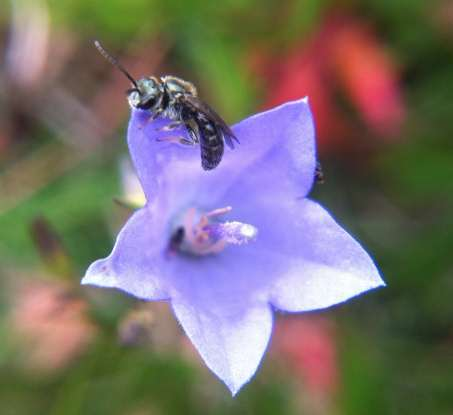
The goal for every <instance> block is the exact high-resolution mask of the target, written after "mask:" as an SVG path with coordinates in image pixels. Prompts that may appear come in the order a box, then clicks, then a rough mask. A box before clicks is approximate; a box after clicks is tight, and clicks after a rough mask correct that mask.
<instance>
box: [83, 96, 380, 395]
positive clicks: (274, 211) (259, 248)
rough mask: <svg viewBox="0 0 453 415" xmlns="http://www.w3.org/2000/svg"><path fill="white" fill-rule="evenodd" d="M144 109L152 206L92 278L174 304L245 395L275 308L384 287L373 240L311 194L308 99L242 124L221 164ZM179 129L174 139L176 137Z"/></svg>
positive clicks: (318, 303)
mask: <svg viewBox="0 0 453 415" xmlns="http://www.w3.org/2000/svg"><path fill="white" fill-rule="evenodd" d="M149 118H150V115H149V113H148V112H146V111H141V110H134V111H133V112H132V116H131V120H130V123H129V129H128V144H129V149H130V152H131V156H132V160H133V162H134V165H135V168H136V170H137V174H138V177H139V179H140V182H141V184H142V186H143V190H144V193H145V195H146V200H147V203H146V205H145V206H144V207H143V208H142V209H140V210H138V211H137V212H135V214H134V215H133V216H132V217H131V218H130V219H129V221H128V222H127V224H126V225H125V226H124V228H123V229H122V230H121V232H120V234H119V235H118V238H117V241H116V243H115V246H114V248H113V251H112V253H111V254H110V256H108V257H107V258H105V259H101V260H98V261H96V262H94V263H93V264H92V265H91V266H90V267H89V269H88V271H87V273H86V275H85V277H84V279H83V281H82V283H83V284H92V285H97V286H101V287H114V288H117V289H120V290H123V291H126V292H127V293H129V294H132V295H134V296H136V297H138V298H141V299H144V300H149V301H154V300H167V301H170V302H171V305H172V308H173V311H174V313H175V315H176V318H177V319H178V321H179V322H180V324H181V325H182V327H183V328H184V330H185V332H186V334H187V335H188V336H189V338H190V340H191V341H192V343H193V344H194V345H195V347H196V348H197V349H198V351H199V353H200V354H201V357H202V358H203V360H204V361H205V363H206V364H207V366H208V367H209V368H210V369H211V370H212V371H213V372H214V373H215V374H216V375H217V376H218V377H219V378H220V379H221V380H223V382H225V384H226V385H227V386H228V387H229V389H230V390H231V392H232V393H233V394H235V393H236V392H237V391H238V390H239V389H240V388H241V387H242V386H243V385H244V383H246V382H247V381H248V380H249V379H250V378H251V377H252V376H253V374H254V373H255V371H256V369H257V367H258V365H259V363H260V361H261V358H262V357H263V354H264V352H265V349H266V347H267V344H268V342H269V338H270V335H271V331H272V320H273V309H274V308H275V309H277V310H283V311H287V312H301V311H308V310H316V309H322V308H326V307H330V306H332V305H334V304H337V303H341V302H343V301H346V300H348V299H349V298H351V297H353V296H356V295H358V294H360V293H362V292H364V291H367V290H369V289H372V288H376V287H378V286H381V285H384V283H383V281H382V280H381V278H380V276H379V273H378V271H377V269H376V267H375V265H374V264H373V261H372V260H371V259H370V257H369V256H368V254H367V253H366V252H365V251H364V249H363V248H362V247H361V246H360V245H359V243H358V242H356V241H355V240H354V239H353V238H352V237H351V236H350V235H349V234H348V233H347V232H346V231H345V230H343V229H342V228H341V227H340V226H339V225H338V224H337V223H336V222H335V220H334V219H332V217H331V216H330V214H329V213H328V212H327V211H326V210H324V208H323V207H321V206H320V205H319V204H317V203H316V202H314V201H312V200H310V199H307V198H306V196H307V194H308V192H309V191H310V188H311V186H312V184H313V178H314V173H315V164H316V160H315V144H314V126H313V120H312V115H311V112H310V109H309V106H308V102H307V100H306V99H302V100H299V101H294V102H289V103H287V104H285V105H282V106H280V107H277V108H274V109H272V110H270V111H267V112H263V113H260V114H256V115H254V116H252V117H250V118H247V119H245V120H244V121H242V122H240V123H238V124H236V125H235V126H234V127H232V129H233V131H234V133H235V134H236V136H237V137H238V139H239V141H240V144H238V145H237V146H236V148H235V149H234V150H233V151H230V150H228V149H227V150H226V152H225V154H224V157H223V160H222V162H221V163H220V165H219V166H218V167H217V168H216V169H214V170H212V171H209V172H206V171H204V170H203V169H202V168H201V166H200V153H199V148H198V147H197V146H193V147H191V146H187V145H181V144H177V143H175V141H176V140H174V139H172V137H174V136H179V135H181V136H184V135H185V132H184V131H182V130H179V131H176V132H174V131H173V132H171V133H169V132H165V133H164V132H162V130H161V131H159V130H160V129H161V128H162V127H163V126H164V125H166V124H167V123H168V120H163V119H157V120H156V121H154V122H150V121H149ZM169 136H170V137H169Z"/></svg>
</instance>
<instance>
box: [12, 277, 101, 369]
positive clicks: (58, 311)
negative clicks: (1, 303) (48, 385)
mask: <svg viewBox="0 0 453 415" xmlns="http://www.w3.org/2000/svg"><path fill="white" fill-rule="evenodd" d="M86 312H87V304H86V303H85V302H84V301H83V300H82V299H80V298H77V297H76V296H74V295H73V294H71V291H69V290H68V287H67V286H66V285H64V284H62V283H57V282H44V281H29V282H27V283H24V285H23V286H22V287H20V288H19V290H18V291H17V294H16V297H15V301H14V304H13V309H12V313H11V317H10V322H11V325H12V328H13V330H14V331H15V332H16V333H17V335H18V336H19V337H20V338H21V339H22V340H23V344H24V347H25V348H26V352H27V353H26V355H25V356H26V359H25V360H26V363H27V364H28V365H30V366H31V367H32V368H34V369H39V370H53V369H58V368H60V367H63V366H65V365H66V364H67V363H69V362H70V361H71V360H72V359H73V358H74V357H76V356H77V355H78V354H79V353H80V352H82V351H83V350H84V349H85V347H86V346H87V345H88V343H89V342H90V341H91V340H92V338H93V335H94V326H93V325H92V324H91V323H90V322H89V320H88V318H87V316H86Z"/></svg>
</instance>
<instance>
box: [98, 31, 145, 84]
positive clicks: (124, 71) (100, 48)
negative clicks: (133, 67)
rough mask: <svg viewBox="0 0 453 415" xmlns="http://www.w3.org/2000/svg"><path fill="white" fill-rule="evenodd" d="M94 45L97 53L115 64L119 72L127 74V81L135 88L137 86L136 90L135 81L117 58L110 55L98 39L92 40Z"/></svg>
mask: <svg viewBox="0 0 453 415" xmlns="http://www.w3.org/2000/svg"><path fill="white" fill-rule="evenodd" d="M94 46H96V49H97V50H98V51H99V53H100V54H101V55H102V56H103V57H104V58H105V59H107V60H108V61H109V62H110V63H111V64H112V65H113V66H116V67H117V68H118V69H119V70H120V71H121V72H123V74H124V75H126V76H127V78H128V79H129V81H131V82H132V85H134V86H135V88H137V90H138V86H137V81H136V80H135V79H134V78H132V76H131V75H130V74H129V72H128V71H126V69H124V68H123V66H122V65H121V64H120V63H119V62H118V59H116V58H114V57H113V56H112V55H110V54H109V53H108V52H107V51H106V50H105V49H104V48H103V47H102V46H101V44H100V43H99V41H98V40H95V41H94Z"/></svg>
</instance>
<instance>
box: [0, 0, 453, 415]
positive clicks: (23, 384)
mask: <svg viewBox="0 0 453 415" xmlns="http://www.w3.org/2000/svg"><path fill="white" fill-rule="evenodd" d="M95 38H96V39H100V40H101V41H102V42H103V44H104V46H105V47H106V48H107V49H108V50H109V51H110V52H111V53H112V54H114V55H116V56H118V57H119V58H120V59H121V61H122V62H123V64H124V65H125V66H126V67H127V68H129V70H130V72H131V73H132V74H133V75H134V76H136V77H140V76H142V75H150V74H158V75H159V74H169V73H170V74H174V75H178V76H181V77H182V78H184V79H188V80H191V81H193V82H194V83H195V84H196V85H197V86H198V88H199V90H200V91H201V95H202V96H203V97H204V99H205V100H206V101H207V102H209V103H210V104H211V105H212V106H213V107H214V108H216V109H217V110H218V112H219V113H221V114H222V115H223V116H224V118H225V119H226V120H227V121H228V122H230V123H234V122H236V121H238V120H240V119H241V118H243V117H245V116H247V115H249V114H251V113H254V112H257V111H259V110H263V109H265V108H269V107H272V106H273V105H277V104H280V103H282V102H285V101H287V100H290V99H295V98H299V97H302V96H305V95H309V97H310V102H311V104H312V108H313V111H314V116H315V120H316V127H317V131H318V152H319V158H320V160H321V162H322V164H323V166H324V171H325V176H326V182H325V184H323V185H318V186H316V188H315V189H314V191H313V193H312V197H314V198H316V199H317V200H320V201H321V202H322V203H323V204H324V205H325V206H327V207H328V208H329V209H330V210H331V211H332V212H333V213H334V214H335V216H336V218H337V219H338V220H339V221H340V223H342V224H344V225H345V226H346V228H347V229H349V230H350V231H351V232H352V233H353V234H354V235H355V236H357V237H358V239H359V240H360V241H362V242H363V244H364V246H366V247H367V249H368V251H369V252H370V253H371V254H372V255H373V257H374V258H375V259H376V262H377V264H378V266H379V267H380V269H381V270H382V274H383V276H384V278H385V280H386V281H387V283H388V287H387V288H385V289H381V290H378V291H375V292H372V293H370V294H368V295H365V296H363V297H360V298H357V299H354V300H352V301H350V302H349V303H347V304H344V305H341V306H339V307H336V308H333V309H330V310H327V311H325V312H322V313H309V314H306V315H303V316H288V315H287V316H280V317H279V318H278V320H277V323H276V329H275V332H274V336H273V338H272V341H271V346H270V350H269V351H268V353H267V355H266V356H265V359H264V363H263V365H262V367H261V368H260V370H259V372H258V375H257V376H256V377H255V378H254V379H253V380H252V382H251V383H250V384H249V385H247V386H245V387H244V389H243V390H242V391H241V392H240V393H239V395H238V396H237V397H236V398H235V399H231V396H230V395H229V392H228V391H227V389H226V388H225V387H224V386H223V385H222V384H221V383H220V381H217V379H215V378H214V375H212V374H211V373H209V372H208V371H207V369H206V368H205V367H204V365H203V364H202V363H201V362H200V359H199V358H198V356H197V354H196V352H195V351H194V350H193V349H192V347H191V345H190V344H189V342H188V341H187V340H186V339H185V337H184V335H183V334H182V333H181V331H180V329H179V327H178V326H177V325H176V323H175V322H174V320H173V318H172V316H171V313H170V312H169V310H168V308H167V307H166V306H165V305H164V304H145V303H141V302H139V301H137V300H134V299H133V298H130V297H127V296H125V295H123V294H120V293H116V292H109V291H108V290H96V289H94V288H88V289H85V288H84V289H82V288H80V287H79V281H80V278H81V276H82V275H83V273H84V270H85V269H86V267H87V265H88V264H89V263H90V262H91V261H93V260H94V259H97V258H100V257H104V256H106V255H107V254H108V253H109V251H110V249H111V247H112V244H113V241H114V238H115V235H116V232H117V231H118V229H119V228H120V227H121V225H122V224H123V223H124V221H125V220H126V219H127V217H128V215H129V214H130V211H129V210H128V209H127V208H125V207H124V206H122V205H119V204H117V203H115V202H114V200H115V199H116V198H122V199H129V200H132V199H133V200H140V197H141V195H140V193H139V191H138V190H137V188H136V183H135V182H134V177H133V173H132V171H131V168H130V166H128V164H127V148H126V144H125V128H126V125H127V120H128V112H129V110H128V106H127V103H126V100H125V95H124V91H125V90H126V89H127V87H128V83H127V81H126V80H125V79H124V78H123V76H122V75H121V74H120V73H119V72H118V71H116V70H115V69H114V68H113V67H111V66H110V65H109V64H108V63H107V62H106V61H105V60H104V59H103V58H102V57H101V56H100V55H99V54H98V53H97V51H96V50H95V48H94V47H93V46H92V39H95ZM0 56H1V61H0V62H1V66H0V277H1V279H0V284H1V287H0V288H1V289H0V308H1V314H0V336H1V339H2V341H1V342H0V413H1V414H2V415H3V414H6V415H9V414H11V415H16V414H18V415H20V414H52V415H60V414H93V415H94V414H109V415H116V414H124V415H146V414H149V415H155V414H260V415H264V414H315V415H316V414H348V415H355V414H357V415H362V414H452V413H453V301H452V297H453V215H452V208H453V180H452V179H453V156H452V154H453V141H452V137H453V121H452V120H453V117H452V114H453V1H452V0H440V1H433V2H426V1H422V0H411V1H409V0H400V1H390V0H368V1H358V0H344V1H328V0H288V1H276V0H259V1H258V0H224V1H222V2H208V1H200V0H186V1H181V2H180V1H176V0H167V1H164V0H129V1H125V0H110V1H108V2H106V1H100V0H90V1H89V0H59V1H57V0H29V1H27V0H11V1H10V2H7V1H4V2H2V3H1V5H0Z"/></svg>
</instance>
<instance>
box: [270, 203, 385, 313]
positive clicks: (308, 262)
mask: <svg viewBox="0 0 453 415" xmlns="http://www.w3.org/2000/svg"><path fill="white" fill-rule="evenodd" d="M294 212H296V211H295V210H294ZM296 215H297V216H296ZM292 216H293V219H294V220H293V221H291V220H290V221H288V225H290V226H291V228H289V229H288V232H289V233H290V234H291V235H292V237H289V238H287V239H288V242H285V241H284V240H283V239H280V240H279V239H278V238H275V237H273V240H274V243H275V244H276V245H275V246H276V251H277V252H278V253H280V254H281V255H283V257H284V258H285V257H286V258H287V261H288V266H287V269H286V271H285V272H284V273H282V274H281V275H280V276H279V277H278V278H276V280H275V282H274V287H273V291H272V294H271V302H272V304H273V305H274V306H275V307H277V308H279V309H281V310H285V311H307V310H315V309H321V308H326V307H330V306H332V305H334V304H338V303H341V302H343V301H346V300H348V299H349V298H351V297H354V296H356V295H359V294H361V293H363V292H364V291H367V290H370V289H373V288H377V287H380V286H383V285H385V284H384V282H383V281H382V279H381V277H380V275H379V272H378V270H377V268H376V266H375V265H374V263H373V261H372V259H371V258H370V256H369V255H368V254H367V253H366V252H365V250H364V249H363V248H362V247H361V246H360V244H359V243H358V242H357V241H356V240H354V239H353V238H352V237H351V236H350V235H349V234H348V233H347V232H346V231H345V230H344V229H343V228H341V226H339V225H338V224H337V223H336V222H335V221H334V219H333V218H332V217H331V216H330V214H329V213H328V212H327V211H326V210H325V209H324V208H322V207H321V206H320V205H318V204H317V203H315V202H313V201H311V200H308V199H305V200H304V201H301V203H298V205H297V214H296V213H295V214H294V215H292ZM276 225H278V224H276ZM279 226H281V224H280V225H279Z"/></svg>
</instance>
